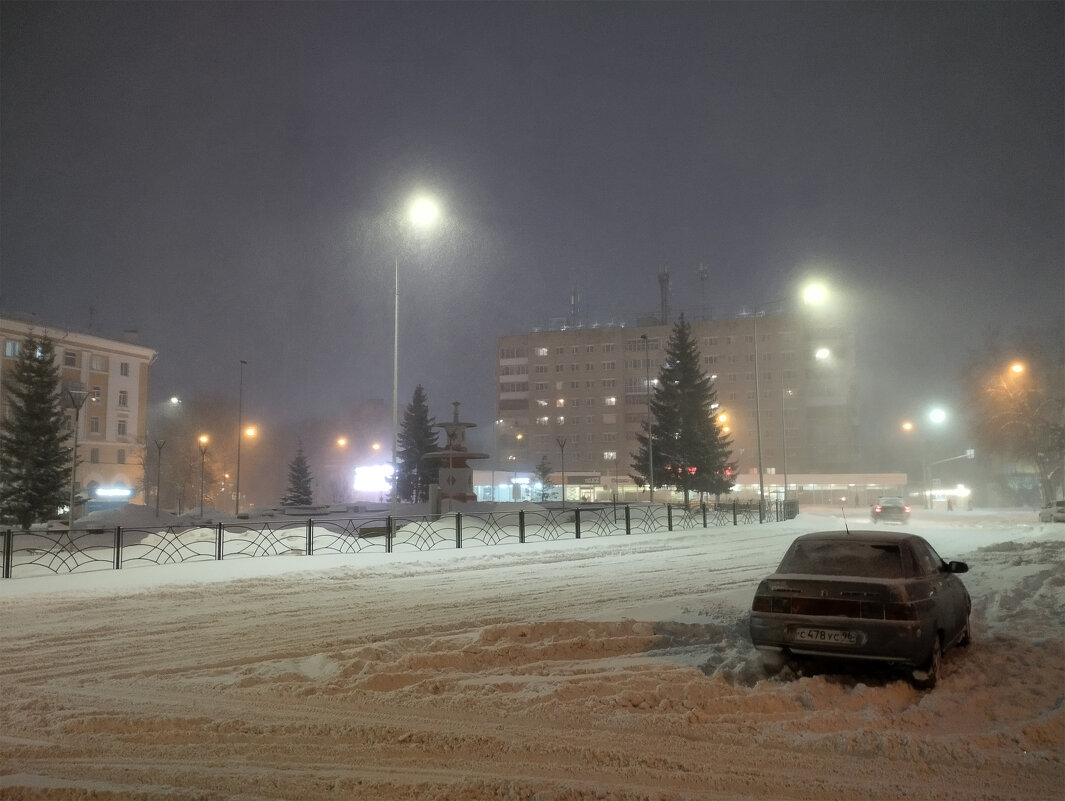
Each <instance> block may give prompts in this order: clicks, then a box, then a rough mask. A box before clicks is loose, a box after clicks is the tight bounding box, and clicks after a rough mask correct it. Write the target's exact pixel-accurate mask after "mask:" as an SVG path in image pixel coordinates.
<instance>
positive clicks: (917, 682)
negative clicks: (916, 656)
mask: <svg viewBox="0 0 1065 801" xmlns="http://www.w3.org/2000/svg"><path fill="white" fill-rule="evenodd" d="M942 662H943V638H942V637H941V636H940V635H938V634H937V635H936V640H935V642H934V643H932V654H931V656H929V657H928V662H926V663H925V664H924V666H923V667H920V668H916V669H914V671H913V673H912V674H911V677H910V681H911V682H912V683H913V686H914V687H916V688H917V689H918V690H931V689H932V688H933V687H935V686H936V680H937V679H938V678H939V668H940V665H941V664H942Z"/></svg>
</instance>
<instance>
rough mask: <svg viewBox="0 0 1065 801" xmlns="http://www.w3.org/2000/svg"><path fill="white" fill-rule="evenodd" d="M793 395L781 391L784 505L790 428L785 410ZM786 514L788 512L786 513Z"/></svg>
mask: <svg viewBox="0 0 1065 801" xmlns="http://www.w3.org/2000/svg"><path fill="white" fill-rule="evenodd" d="M790 394H791V390H790V389H784V388H783V387H781V390H780V447H781V459H782V464H783V468H784V503H785V504H787V502H788V426H787V422H786V418H785V415H786V411H785V409H784V399H785V398H786V397H787V396H788V395H790ZM785 514H787V512H786V511H785Z"/></svg>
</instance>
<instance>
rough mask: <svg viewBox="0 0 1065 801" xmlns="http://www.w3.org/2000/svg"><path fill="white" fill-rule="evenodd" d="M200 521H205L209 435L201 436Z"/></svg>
mask: <svg viewBox="0 0 1065 801" xmlns="http://www.w3.org/2000/svg"><path fill="white" fill-rule="evenodd" d="M199 442H200V519H201V520H202V519H203V469H204V462H206V461H207V435H206V434H200V438H199Z"/></svg>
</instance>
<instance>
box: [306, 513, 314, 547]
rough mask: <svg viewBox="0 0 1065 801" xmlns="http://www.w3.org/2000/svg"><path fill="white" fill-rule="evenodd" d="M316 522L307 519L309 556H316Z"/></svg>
mask: <svg viewBox="0 0 1065 801" xmlns="http://www.w3.org/2000/svg"><path fill="white" fill-rule="evenodd" d="M313 531H314V521H313V520H311V519H310V518H309V517H308V518H307V556H314V534H313V533H312V532H313Z"/></svg>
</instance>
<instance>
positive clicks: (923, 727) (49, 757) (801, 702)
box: [0, 511, 1065, 801]
mask: <svg viewBox="0 0 1065 801" xmlns="http://www.w3.org/2000/svg"><path fill="white" fill-rule="evenodd" d="M1032 518H1033V519H1034V516H1032ZM839 522H840V521H839V520H838V519H837V518H836V517H835V516H833V515H832V514H831V513H830V512H828V511H821V512H819V513H818V512H813V513H808V512H804V513H803V514H801V515H800V516H799V517H798V518H797V519H795V520H792V521H788V522H785V523H779V524H767V525H762V526H757V525H755V526H741V527H737V528H733V527H728V528H721V529H709V530H698V531H684V532H673V533H671V534H641V535H632V536H617V537H609V538H597V539H595V538H593V539H582V540H579V541H564V542H551V543H537V544H527V545H521V546H517V545H514V546H497V547H491V548H467V549H463V550H461V551H440V552H426V553H394V554H357V555H352V556H343V557H339V556H337V557H333V556H322V557H300V556H279V557H269V558H260V559H244V560H234V561H232V562H228V561H227V562H221V563H218V562H204V563H190V564H185V565H172V566H164V567H152V568H141V569H136V570H124V571H118V572H116V571H102V572H100V573H98V574H82V575H73V576H60V577H48V578H40V579H37V578H33V579H15V580H8V581H3V582H0V615H2V617H0V620H2V621H3V640H4V644H3V649H2V652H0V653H2V655H0V675H2V676H3V690H2V692H0V765H2V767H0V797H3V798H18V799H37V798H41V799H43V798H48V799H57V798H63V799H66V798H70V799H74V798H78V799H82V798H136V799H186V798H194V799H306V800H307V801H313V800H314V799H568V800H569V799H585V798H587V799H593V798H595V799H604V798H607V799H686V798H692V799H694V798H722V799H819V801H825V800H826V799H854V798H864V799H880V798H883V799H889V798H890V799H915V800H916V799H930V798H936V799H973V798H986V799H995V798H1001V799H1048V800H1049V799H1060V798H1062V792H1063V791H1062V788H1063V787H1065V623H1063V620H1065V567H1063V558H1065V526H1062V525H1050V524H1046V525H1040V524H1035V523H1032V522H1026V521H1024V520H1023V519H1020V518H1019V517H1018V516H1016V515H1014V516H1012V517H1010V516H995V515H984V516H978V515H969V516H966V515H957V516H955V517H953V518H945V517H943V516H938V517H936V516H932V515H929V516H928V517H922V516H921V515H920V514H918V515H917V516H916V517H915V519H914V521H913V525H911V526H909V529H910V530H913V531H916V532H917V533H920V534H922V535H924V536H925V537H927V538H928V539H929V540H930V541H931V542H932V543H933V545H935V546H936V548H937V549H938V550H939V551H940V553H941V554H942V555H943V556H944V557H946V558H960V559H964V560H967V561H968V562H969V563H970V568H971V571H970V573H968V574H966V575H965V576H964V577H963V578H964V580H965V583H966V585H967V586H968V587H969V589H970V592H971V593H972V595H973V599H974V614H973V628H974V638H975V641H974V643H973V645H972V646H970V647H969V648H968V649H965V650H963V651H957V652H951V653H950V654H949V655H948V658H947V660H946V663H945V668H944V675H943V677H942V678H941V680H940V683H939V686H938V687H937V688H936V689H935V690H934V691H932V692H930V693H920V692H917V691H916V690H914V689H913V688H912V687H910V686H909V685H908V684H907V683H905V682H903V681H898V680H894V679H892V678H891V677H890V676H885V675H878V674H875V673H869V674H861V673H859V674H857V675H849V676H837V675H817V676H811V677H803V678H794V677H777V678H774V679H767V678H766V677H765V675H764V673H763V672H762V670H761V666H760V662H759V660H758V658H757V655H756V654H755V652H754V651H753V649H752V647H751V645H750V642H749V640H748V639H747V634H746V616H747V609H748V607H749V604H750V600H751V596H752V595H753V592H754V586H755V584H756V583H757V581H758V579H759V578H761V577H762V576H763V575H764V574H766V573H767V572H769V571H770V570H771V569H772V568H773V567H774V566H775V565H776V563H777V562H778V561H779V559H780V557H781V555H782V554H783V551H784V549H785V548H786V546H787V544H788V543H789V542H790V541H791V539H792V538H793V537H794V536H796V535H797V534H799V533H803V532H806V531H812V530H819V529H825V528H837V527H839ZM851 526H852V528H853V527H855V526H854V523H853V521H852V523H851Z"/></svg>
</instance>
